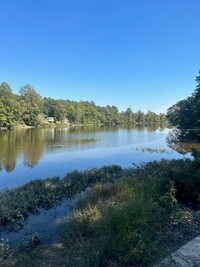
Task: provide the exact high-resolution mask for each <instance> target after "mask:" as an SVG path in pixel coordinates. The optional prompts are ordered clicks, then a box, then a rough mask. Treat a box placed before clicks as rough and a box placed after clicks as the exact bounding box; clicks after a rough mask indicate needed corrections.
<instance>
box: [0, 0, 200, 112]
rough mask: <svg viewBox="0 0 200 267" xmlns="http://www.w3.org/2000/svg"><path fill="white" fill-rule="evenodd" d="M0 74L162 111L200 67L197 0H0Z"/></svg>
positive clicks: (184, 92) (63, 93)
mask: <svg viewBox="0 0 200 267" xmlns="http://www.w3.org/2000/svg"><path fill="white" fill-rule="evenodd" d="M0 12H1V15H0V82H2V81H5V82H7V83H8V84H10V86H11V88H12V90H13V92H15V93H18V91H19V88H20V86H23V85H25V84H27V83H28V84H30V85H32V86H33V87H34V88H35V90H36V91H37V92H38V93H39V94H40V95H41V96H46V97H52V98H56V99H70V100H89V101H91V100H93V101H94V102H95V103H96V104H98V105H106V104H110V105H116V106H117V107H118V108H119V109H120V110H125V109H126V108H127V107H129V106H131V107H132V109H133V110H134V111H136V110H138V109H142V110H148V109H150V110H153V111H162V110H164V109H165V107H166V106H168V105H171V104H174V103H175V102H177V101H178V100H180V99H183V98H185V97H187V96H188V95H190V94H191V93H192V92H193V90H194V89H195V76H196V75H197V73H198V71H199V70H200V0H123V1H122V0H0Z"/></svg>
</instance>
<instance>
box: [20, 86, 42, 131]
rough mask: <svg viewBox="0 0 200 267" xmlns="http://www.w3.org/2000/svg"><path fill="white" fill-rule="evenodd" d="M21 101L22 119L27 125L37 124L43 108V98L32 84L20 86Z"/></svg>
mask: <svg viewBox="0 0 200 267" xmlns="http://www.w3.org/2000/svg"><path fill="white" fill-rule="evenodd" d="M19 93H20V103H21V106H22V119H23V121H24V122H25V123H26V124H27V125H31V126H33V125H35V120H36V117H37V116H38V115H39V113H40V110H41V104H42V98H41V96H40V95H39V94H38V93H37V92H36V91H35V89H34V88H33V87H32V86H30V85H28V84H27V85H25V86H23V87H21V88H20V90H19Z"/></svg>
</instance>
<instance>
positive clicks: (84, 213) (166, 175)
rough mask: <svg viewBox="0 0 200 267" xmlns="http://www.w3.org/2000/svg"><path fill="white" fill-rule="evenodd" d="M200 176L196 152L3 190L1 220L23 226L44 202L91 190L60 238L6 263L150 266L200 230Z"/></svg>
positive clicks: (68, 221) (79, 203) (104, 168)
mask: <svg viewBox="0 0 200 267" xmlns="http://www.w3.org/2000/svg"><path fill="white" fill-rule="evenodd" d="M199 177H200V165H199V161H198V157H196V159H195V160H189V159H185V160H171V161H167V160H162V161H160V162H150V163H148V164H146V165H144V166H140V167H137V168H132V169H122V168H121V167H119V166H109V167H103V168H100V169H93V170H89V171H85V172H72V173H70V174H68V175H66V177H64V178H63V179H60V178H58V177H55V178H51V179H46V180H36V181H32V182H30V183H28V184H26V185H24V186H22V187H19V188H17V189H14V190H9V191H7V192H3V193H1V195H0V204H1V205H0V207H1V212H0V223H1V226H2V227H5V226H6V227H8V228H9V227H11V228H12V229H14V228H15V229H17V227H21V226H23V222H24V220H25V219H26V218H27V217H28V215H29V214H30V213H32V212H37V210H38V209H39V207H44V208H50V207H52V206H53V205H56V204H57V203H59V202H60V201H62V199H64V198H67V197H75V196H76V194H78V193H79V192H81V191H82V190H85V189H86V188H88V187H89V188H90V192H89V194H87V195H86V196H84V197H82V198H81V199H80V200H79V202H78V205H77V208H76V209H75V210H74V211H73V213H72V214H71V215H70V216H69V217H68V220H67V226H68V227H67V229H68V230H67V232H66V234H65V235H64V236H62V238H61V240H60V241H59V243H56V244H54V245H51V246H46V245H39V246H38V247H37V248H35V249H33V250H32V251H31V252H29V253H26V254H24V253H19V251H18V252H13V255H12V257H11V258H9V259H7V260H6V261H4V262H3V264H4V265H2V266H33V265H37V264H39V266H78V267H79V266H151V265H152V264H153V263H155V262H156V261H158V260H159V259H161V258H162V257H164V256H165V255H167V254H169V253H170V252H171V251H174V250H175V249H177V248H178V247H179V246H181V245H182V244H183V243H185V242H187V241H189V240H190V239H191V238H193V237H195V236H197V235H199V234H200V226H199V222H200V216H199V205H200V197H199V196H200V179H199ZM22 203H23V204H22ZM3 207H4V208H3ZM5 207H6V208H5ZM36 241H37V240H36ZM36 243H37V242H36ZM39 243H40V242H38V244H39ZM33 247H34V246H33ZM44 255H48V257H44Z"/></svg>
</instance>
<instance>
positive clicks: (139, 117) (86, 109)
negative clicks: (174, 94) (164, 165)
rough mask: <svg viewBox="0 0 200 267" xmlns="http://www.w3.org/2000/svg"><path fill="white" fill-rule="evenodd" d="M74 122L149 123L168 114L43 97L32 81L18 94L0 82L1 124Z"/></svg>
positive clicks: (161, 120) (5, 125)
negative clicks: (49, 119) (50, 119)
mask: <svg viewBox="0 0 200 267" xmlns="http://www.w3.org/2000/svg"><path fill="white" fill-rule="evenodd" d="M48 117H52V118H53V119H54V122H61V123H67V124H71V125H88V124H90V125H118V124H124V125H126V124H131V125H149V124H162V123H164V122H165V114H163V113H161V114H159V115H158V114H156V113H154V112H152V111H148V112H147V113H146V114H145V113H144V112H142V111H141V110H139V111H137V112H133V111H132V109H131V108H130V107H129V108H127V109H126V111H122V112H120V111H119V110H118V108H117V107H116V106H113V105H112V106H110V105H107V106H106V107H101V106H97V105H96V104H95V103H94V102H93V101H91V102H89V101H79V102H77V101H71V100H68V99H67V100H63V99H59V100H56V99H52V98H47V97H41V96H40V95H39V94H38V93H37V91H36V90H35V89H34V88H33V87H32V86H30V85H25V86H23V87H21V88H20V90H19V94H14V93H13V92H12V89H11V88H10V86H9V85H8V84H7V83H5V82H3V83H1V85H0V128H8V129H11V128H13V127H15V126H16V125H19V124H24V125H27V126H45V125H47V124H49V122H48V120H47V118H48Z"/></svg>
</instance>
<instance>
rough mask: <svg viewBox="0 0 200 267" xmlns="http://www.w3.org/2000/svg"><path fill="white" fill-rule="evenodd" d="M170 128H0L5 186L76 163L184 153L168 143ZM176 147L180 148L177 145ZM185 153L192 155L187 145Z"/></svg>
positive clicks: (1, 183) (0, 183)
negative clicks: (4, 129)
mask: <svg viewBox="0 0 200 267" xmlns="http://www.w3.org/2000/svg"><path fill="white" fill-rule="evenodd" d="M168 132H169V129H167V128H165V129H161V128H155V127H149V128H145V127H140V128H118V127H113V128H109V127H99V128H95V129H94V128H66V129H63V128H51V129H21V130H13V131H1V132H0V189H4V188H11V187H16V186H18V185H22V184H24V183H26V182H28V181H30V180H32V179H36V178H47V177H52V176H57V175H60V176H61V177H62V176H64V175H65V174H66V173H67V172H69V171H72V170H74V169H78V170H85V169H87V168H93V167H100V166H103V165H108V164H119V165H121V166H122V167H131V166H132V165H133V163H136V164H140V163H141V162H147V161H150V160H160V159H161V158H167V159H172V158H182V157H183V155H182V154H180V153H178V152H177V151H178V149H177V147H173V146H171V147H170V146H169V144H168V143H167V136H168ZM176 150H177V151H176ZM184 156H190V155H189V154H187V151H185V155H184Z"/></svg>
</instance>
